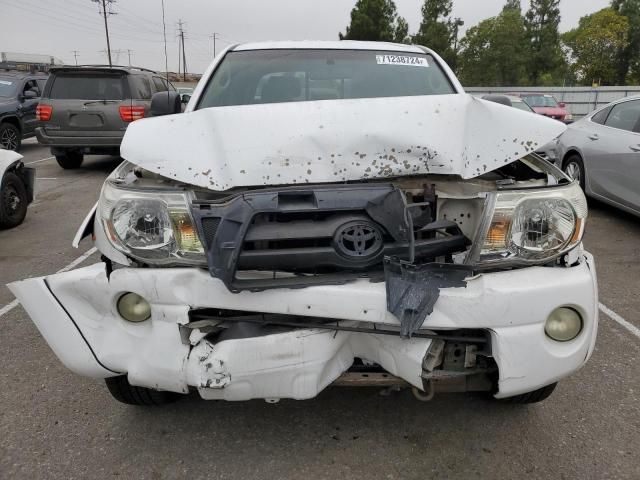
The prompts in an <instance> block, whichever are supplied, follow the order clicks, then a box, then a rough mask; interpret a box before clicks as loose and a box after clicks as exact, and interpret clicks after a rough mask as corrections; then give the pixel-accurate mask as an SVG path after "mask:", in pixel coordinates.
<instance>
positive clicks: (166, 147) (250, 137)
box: [121, 94, 566, 190]
mask: <svg viewBox="0 0 640 480" xmlns="http://www.w3.org/2000/svg"><path fill="white" fill-rule="evenodd" d="M565 129H566V126H565V125H564V124H562V123H561V122H558V121H555V120H551V119H547V118H545V117H543V116H541V115H533V114H531V113H527V112H523V111H520V110H517V109H515V108H509V107H506V106H504V105H499V104H496V103H492V102H487V101H484V100H479V99H476V98H474V97H471V96H469V95H465V94H453V95H434V96H419V97H394V98H367V99H353V100H322V101H311V102H295V103H277V104H258V105H242V106H231V107H216V108H207V109H202V110H197V111H194V112H188V113H183V114H176V115H169V116H165V117H158V118H150V119H144V120H139V121H136V122H134V123H132V124H131V125H129V128H128V129H127V132H126V134H125V137H124V140H123V142H122V147H121V154H122V156H123V158H125V159H126V160H128V161H130V162H131V163H134V164H136V165H138V166H140V167H143V168H145V169H146V170H150V171H153V172H156V173H159V174H161V175H163V176H165V177H168V178H172V179H175V180H179V181H181V182H185V183H189V184H192V185H197V186H200V187H206V188H208V189H211V190H227V189H229V188H233V187H244V186H258V185H281V184H300V183H333V182H339V181H346V180H361V179H370V178H384V177H396V176H407V175H420V174H427V173H432V174H447V175H451V174H453V175H459V176H461V177H462V178H473V177H476V176H478V175H481V174H483V173H485V172H488V171H491V170H494V169H496V168H499V167H500V166H503V165H505V164H507V163H510V162H513V161H515V160H518V159H519V158H522V157H523V156H525V155H526V154H528V153H530V152H533V151H535V150H536V149H537V148H538V147H540V146H541V145H544V144H546V143H547V142H549V141H551V140H552V139H554V138H556V137H557V136H558V135H560V134H562V133H563V132H564V130H565Z"/></svg>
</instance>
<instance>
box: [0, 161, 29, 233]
mask: <svg viewBox="0 0 640 480" xmlns="http://www.w3.org/2000/svg"><path fill="white" fill-rule="evenodd" d="M27 205H28V197H27V189H26V187H25V185H24V183H23V182H22V180H21V179H20V177H18V176H17V175H16V174H15V173H12V172H7V173H5V175H4V177H2V182H1V183H0V230H1V229H5V228H13V227H17V226H18V225H20V224H21V223H22V222H23V220H24V217H25V216H26V215H27Z"/></svg>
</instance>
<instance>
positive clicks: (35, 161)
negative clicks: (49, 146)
mask: <svg viewBox="0 0 640 480" xmlns="http://www.w3.org/2000/svg"><path fill="white" fill-rule="evenodd" d="M54 158H56V157H47V158H41V159H40V160H34V161H33V162H25V165H33V164H34V163H40V162H46V161H47V160H53V159H54Z"/></svg>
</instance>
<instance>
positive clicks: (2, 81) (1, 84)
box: [0, 78, 16, 97]
mask: <svg viewBox="0 0 640 480" xmlns="http://www.w3.org/2000/svg"><path fill="white" fill-rule="evenodd" d="M15 89H16V83H15V82H14V81H13V80H9V79H6V78H0V97H11V96H13V91H14V90H15Z"/></svg>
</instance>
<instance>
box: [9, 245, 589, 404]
mask: <svg viewBox="0 0 640 480" xmlns="http://www.w3.org/2000/svg"><path fill="white" fill-rule="evenodd" d="M580 260H581V261H580V263H579V264H577V265H575V266H573V267H570V268H560V267H558V268H550V267H530V268H524V269H519V270H512V271H504V272H496V273H485V274H481V275H477V276H474V277H472V278H468V279H467V286H466V287H464V288H443V289H442V290H441V291H440V296H439V298H438V300H437V302H436V304H435V308H434V311H433V313H432V314H431V315H429V317H428V318H427V319H426V320H425V322H424V324H423V327H422V328H423V329H429V330H433V331H442V330H451V329H474V330H478V329H484V330H486V331H488V332H489V333H490V337H491V352H492V356H493V359H494V360H495V363H496V365H497V367H498V371H499V381H498V390H497V393H496V397H509V396H513V395H517V394H520V393H524V392H528V391H532V390H535V389H537V388H540V387H542V386H545V385H548V384H550V383H553V382H555V381H557V380H559V379H561V378H563V377H565V376H567V375H569V374H571V373H572V372H574V371H576V370H577V369H579V368H580V367H581V366H582V365H584V363H585V362H586V361H587V360H588V358H589V357H590V355H591V353H592V352H593V348H594V343H595V337H596V331H597V324H598V309H597V303H598V300H597V283H596V275H595V266H594V262H593V258H592V256H591V255H589V254H588V253H585V254H584V255H583V256H582V257H581V259H580ZM10 289H11V291H12V292H13V293H14V294H15V295H16V297H17V298H18V299H19V300H20V302H21V303H22V305H23V306H24V308H25V309H26V311H27V312H28V313H29V315H30V316H31V318H32V319H33V321H34V323H35V324H36V325H37V327H38V329H39V330H40V332H41V333H42V335H43V336H44V337H45V339H46V340H47V342H48V343H49V345H50V346H51V348H52V349H53V351H54V352H55V353H56V355H57V356H58V357H59V358H60V360H61V361H62V362H63V363H64V364H65V365H66V366H67V367H68V368H69V369H71V370H73V371H74V372H76V373H79V374H81V375H85V376H89V377H94V378H105V377H109V376H115V375H120V374H127V375H128V379H129V382H130V383H131V384H133V385H138V386H144V387H149V388H157V389H162V390H169V391H175V392H184V393H186V392H187V391H188V390H189V388H197V389H198V390H199V392H200V394H201V395H202V396H203V397H205V398H220V399H226V400H247V399H251V398H296V399H305V398H311V397H314V396H315V395H317V394H318V392H320V391H321V390H322V389H324V388H325V387H326V386H328V385H330V384H331V383H332V382H333V381H335V380H336V379H337V378H338V377H339V376H340V375H341V374H342V373H343V372H344V371H346V370H347V369H348V368H349V367H350V366H351V364H352V363H353V361H354V358H361V359H365V360H367V361H370V362H375V363H377V364H379V365H380V366H382V368H384V369H385V370H387V371H388V372H389V373H391V374H393V375H396V376H398V377H401V378H402V379H404V380H406V381H407V382H408V383H409V384H411V385H413V386H416V387H418V388H422V386H423V383H422V378H421V374H422V365H423V360H424V357H425V355H426V353H427V351H428V350H429V347H430V345H431V342H432V341H431V340H429V339H425V338H413V339H410V340H409V339H403V338H400V337H399V336H398V337H395V336H382V335H373V334H369V333H361V332H343V331H342V332H335V331H327V330H319V329H297V330H293V331H288V332H284V333H275V334H272V335H267V336H260V337H253V338H237V339H230V340H224V341H221V342H219V343H216V344H212V343H210V342H208V341H207V340H206V339H205V338H193V335H192V337H191V338H190V340H191V341H187V340H186V339H185V338H184V334H182V335H181V329H180V328H179V325H184V324H186V323H188V322H189V311H190V310H191V309H194V308H219V309H227V310H240V311H245V312H262V313H274V314H289V315H299V316H302V317H321V318H331V319H335V320H336V321H345V322H349V321H354V322H367V323H368V324H369V326H371V325H372V324H373V325H378V326H379V327H381V326H385V327H387V328H394V327H395V328H397V327H398V326H399V322H398V320H397V319H396V318H395V317H394V316H393V315H392V314H390V313H389V312H388V311H387V308H386V297H385V285H384V283H372V282H369V281H368V280H364V279H361V280H358V281H355V282H351V283H348V284H346V285H325V286H313V287H308V288H304V289H290V290H289V289H274V290H266V291H261V292H249V291H244V292H240V293H231V292H229V290H228V289H227V288H226V287H225V285H224V284H223V282H222V281H220V280H219V279H216V278H212V277H211V276H210V275H209V273H208V272H207V271H205V270H200V269H195V268H180V269H178V268H175V269H169V268H166V269H142V268H122V269H118V270H116V271H114V272H112V273H111V275H110V276H109V277H107V274H106V271H105V265H104V264H96V265H93V266H89V267H86V268H81V269H78V270H74V271H71V272H65V273H61V274H56V275H51V276H48V277H42V278H34V279H29V280H24V281H21V282H16V283H13V284H11V285H10ZM124 292H135V293H137V294H139V295H141V296H143V297H144V298H145V299H147V300H148V301H149V302H150V303H151V307H152V317H151V319H150V320H148V321H146V322H143V323H141V324H132V323H128V322H126V321H124V320H122V319H121V317H120V316H119V315H118V313H117V310H116V302H117V299H118V298H119V297H120V295H122V294H123V293H124ZM559 306H570V307H572V308H574V309H576V310H577V311H578V312H579V313H580V314H581V315H582V318H583V321H584V329H583V331H582V333H581V334H580V335H579V336H578V337H577V338H576V339H575V340H573V341H571V342H566V343H558V342H554V341H552V340H550V339H549V338H548V337H546V336H545V333H544V322H545V320H546V318H547V317H548V315H549V314H550V313H551V311H552V310H554V309H555V308H557V307H559ZM183 333H184V332H183Z"/></svg>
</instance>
